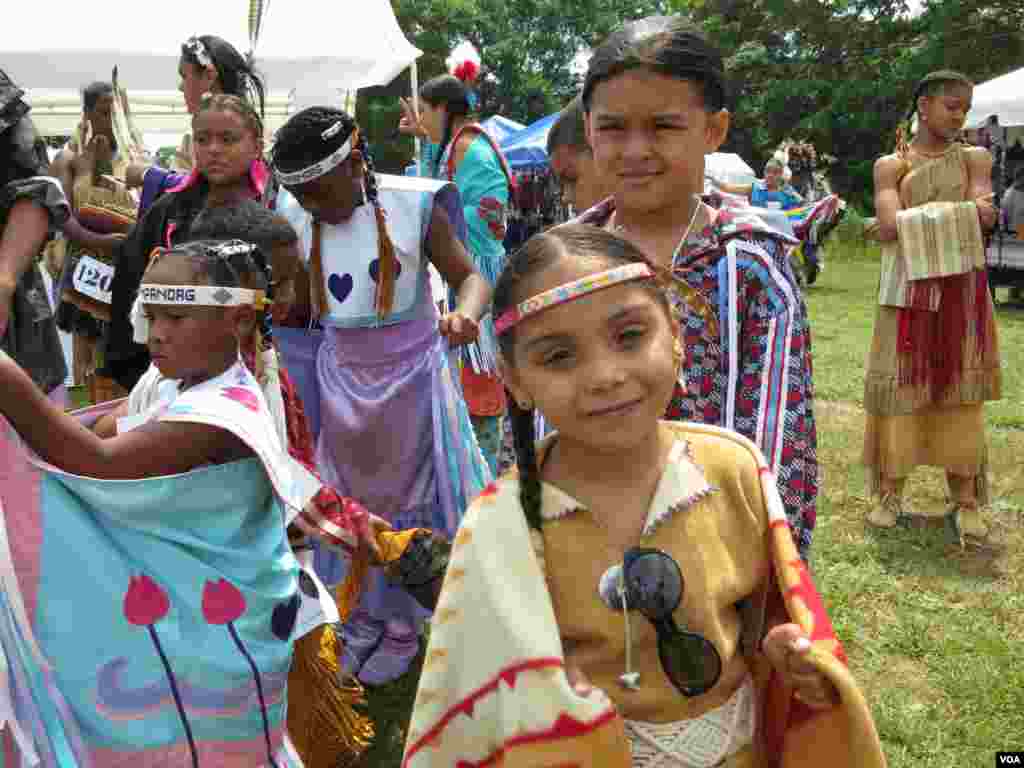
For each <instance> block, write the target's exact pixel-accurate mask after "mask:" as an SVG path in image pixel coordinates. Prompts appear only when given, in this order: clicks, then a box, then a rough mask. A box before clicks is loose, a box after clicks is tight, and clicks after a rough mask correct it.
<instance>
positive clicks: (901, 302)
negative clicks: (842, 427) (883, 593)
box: [863, 71, 1000, 543]
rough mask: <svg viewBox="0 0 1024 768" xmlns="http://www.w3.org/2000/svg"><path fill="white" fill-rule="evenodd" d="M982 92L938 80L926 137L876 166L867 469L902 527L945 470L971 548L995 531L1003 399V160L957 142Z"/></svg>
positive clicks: (881, 518)
mask: <svg viewBox="0 0 1024 768" xmlns="http://www.w3.org/2000/svg"><path fill="white" fill-rule="evenodd" d="M972 90H973V85H972V83H971V82H970V81H969V80H968V79H967V78H966V77H964V76H963V75H961V74H958V73H956V72H946V71H943V72H934V73H932V74H930V75H928V76H927V77H926V78H925V79H924V80H922V81H921V83H920V84H919V85H918V87H917V89H916V90H915V98H914V105H913V107H912V110H911V115H910V116H913V115H915V114H916V116H917V119H918V123H919V129H918V131H917V134H916V135H915V137H914V139H913V140H912V141H911V142H910V143H909V144H907V143H906V141H904V140H903V138H902V135H903V134H902V132H901V135H900V138H899V140H898V146H897V150H896V152H895V153H894V154H892V155H887V156H885V157H882V158H880V159H879V160H878V161H877V162H876V164H875V207H876V209H877V211H878V229H879V231H878V237H879V239H880V240H881V241H882V274H881V280H880V286H879V298H878V303H879V307H878V312H877V315H876V319H875V330H874V338H873V340H872V343H871V352H870V356H869V358H868V364H867V378H866V380H865V386H864V404H865V408H866V410H867V426H866V429H865V437H864V456H863V458H864V463H865V465H866V466H867V468H868V477H869V483H870V488H871V491H872V493H875V494H878V496H879V501H878V503H877V504H876V506H875V507H874V508H873V509H872V511H871V512H870V513H869V515H868V522H869V523H871V524H872V525H875V526H878V527H883V528H887V527H892V526H894V525H896V523H897V521H898V519H899V518H900V517H901V516H906V515H908V514H909V513H908V511H907V510H905V509H904V507H903V504H902V500H901V494H902V490H903V486H904V483H905V481H906V478H907V476H908V475H909V474H910V473H911V472H912V471H913V470H914V468H915V467H917V466H919V465H931V466H938V467H942V468H943V469H945V470H946V477H947V480H948V483H949V491H950V498H951V506H950V509H949V513H948V514H949V516H950V518H951V520H952V522H953V523H954V524H955V525H956V528H957V532H958V535H959V537H960V540H961V543H964V541H965V537H966V538H970V539H977V540H982V539H984V538H985V537H986V536H987V533H988V530H987V527H986V525H985V523H984V522H983V520H982V515H981V511H980V505H984V504H986V503H987V501H988V489H987V482H986V460H985V422H984V412H983V406H982V404H983V403H984V402H985V401H986V400H996V399H998V398H999V397H1000V369H999V352H998V345H997V339H996V326H995V321H994V317H993V309H992V299H991V297H990V295H989V291H988V281H987V278H986V273H985V255H984V254H985V251H984V242H983V232H984V231H987V230H989V229H991V228H992V226H993V224H994V222H995V216H996V213H995V209H994V208H993V206H992V194H991V192H992V189H991V170H992V158H991V157H990V156H989V154H988V152H987V151H986V150H984V149H980V148H975V147H966V146H962V145H960V144H958V143H957V142H956V136H957V134H958V133H959V131H960V129H961V128H962V126H963V122H964V118H965V116H966V114H967V112H968V111H969V110H970V107H971V94H972Z"/></svg>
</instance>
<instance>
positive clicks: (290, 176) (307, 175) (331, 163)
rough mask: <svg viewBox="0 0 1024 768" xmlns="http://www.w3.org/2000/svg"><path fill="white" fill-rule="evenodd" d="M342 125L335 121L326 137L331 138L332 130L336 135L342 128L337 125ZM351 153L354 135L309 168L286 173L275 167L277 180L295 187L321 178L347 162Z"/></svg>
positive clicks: (287, 185) (325, 132)
mask: <svg viewBox="0 0 1024 768" xmlns="http://www.w3.org/2000/svg"><path fill="white" fill-rule="evenodd" d="M340 125H341V123H340V122H338V123H335V125H332V126H331V127H330V128H328V129H327V130H326V131H324V137H325V138H330V137H329V136H328V135H327V134H329V133H330V132H331V131H332V130H333V131H334V133H330V135H331V136H333V135H336V134H337V132H338V130H340V128H338V129H337V130H335V129H336V128H337V126H340ZM350 154H352V136H349V138H348V141H346V142H345V143H344V144H342V145H341V146H340V147H338V148H337V149H336V150H334V151H333V152H332V153H331V154H329V155H328V156H327V157H325V158H324V159H323V160H321V161H319V162H317V163H313V165H311V166H309V167H308V168H302V169H301V170H298V171H292V172H291V173H285V172H284V171H279V170H277V169H276V168H275V169H274V174H275V175H276V176H277V180H278V181H280V182H281V183H282V184H284V185H285V186H286V187H294V186H297V185H299V184H305V183H306V182H307V181H312V180H313V179H319V178H320V177H321V176H323V175H324V174H326V173H330V172H331V171H333V170H334V169H335V168H337V167H338V166H339V165H341V164H342V163H343V162H345V160H346V159H347V158H348V156H349V155H350Z"/></svg>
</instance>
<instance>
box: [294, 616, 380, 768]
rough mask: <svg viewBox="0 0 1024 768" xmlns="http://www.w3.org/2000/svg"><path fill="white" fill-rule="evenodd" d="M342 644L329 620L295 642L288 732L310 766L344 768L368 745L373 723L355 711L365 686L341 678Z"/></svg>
mask: <svg viewBox="0 0 1024 768" xmlns="http://www.w3.org/2000/svg"><path fill="white" fill-rule="evenodd" d="M340 647H341V643H340V641H339V640H338V638H337V635H336V634H335V632H334V628H333V627H332V626H330V625H329V624H324V625H322V626H320V627H318V628H317V629H315V630H313V631H312V632H310V633H308V634H307V635H305V636H303V637H301V638H299V639H298V640H296V641H295V650H294V655H293V657H292V666H291V670H290V672H289V673H288V736H289V738H290V739H291V741H292V744H294V746H295V749H296V751H297V752H298V753H299V755H300V756H301V758H302V762H303V763H304V764H305V765H306V767H307V768H345V766H350V765H352V764H353V763H354V762H355V761H356V759H357V758H358V757H359V756H360V755H361V754H362V753H363V752H364V751H365V750H366V748H367V747H369V746H370V743H371V742H372V741H373V737H374V731H373V724H372V723H371V722H370V720H369V719H368V718H366V717H365V716H363V715H361V714H359V712H357V711H356V709H355V707H356V706H361V705H365V703H366V701H365V698H364V696H363V688H362V686H360V685H359V683H358V682H357V681H355V680H351V681H346V682H344V683H343V682H342V681H341V679H340V664H339V661H338V658H339V656H340V652H339V651H340Z"/></svg>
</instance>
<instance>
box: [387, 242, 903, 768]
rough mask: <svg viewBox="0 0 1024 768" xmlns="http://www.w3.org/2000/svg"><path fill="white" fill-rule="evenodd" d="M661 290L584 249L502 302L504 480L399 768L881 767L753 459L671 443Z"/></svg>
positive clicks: (488, 499) (443, 626)
mask: <svg viewBox="0 0 1024 768" xmlns="http://www.w3.org/2000/svg"><path fill="white" fill-rule="evenodd" d="M671 283H672V277H671V276H670V275H669V274H667V271H666V270H664V269H663V268H659V267H657V266H655V265H652V264H651V263H649V262H648V261H646V260H645V258H644V257H643V255H642V254H641V252H640V251H639V249H638V248H637V247H636V246H634V245H633V244H632V243H631V242H629V241H628V240H626V239H625V238H623V237H621V236H619V235H617V234H614V233H611V232H607V231H604V230H602V229H599V228H596V227H589V226H583V225H565V226H562V227H556V228H554V229H552V230H549V231H548V232H547V233H544V234H541V235H536V236H535V237H533V238H531V240H530V241H528V242H527V244H526V245H525V246H524V247H523V248H522V249H521V250H520V251H518V252H517V253H516V254H515V255H514V256H513V257H512V259H511V261H510V263H509V266H508V267H506V269H505V271H504V272H503V273H502V275H501V278H500V279H499V280H498V284H497V286H496V287H495V292H494V304H493V306H494V313H495V317H496V320H495V324H496V328H497V331H498V334H499V344H500V350H501V358H500V365H501V370H502V376H503V378H504V379H505V382H506V384H507V386H508V390H509V398H510V408H511V412H512V423H513V431H514V434H515V444H516V456H517V469H518V471H517V472H514V473H508V474H506V475H504V476H503V477H502V478H501V479H500V480H498V481H497V483H496V484H494V485H492V486H491V487H490V488H488V489H487V490H486V491H485V492H484V494H483V495H482V496H481V497H480V498H479V499H478V500H477V501H475V502H474V504H473V506H471V507H470V510H469V512H467V514H466V517H465V518H464V520H463V522H462V526H461V529H460V531H459V533H458V535H457V536H456V539H455V546H454V548H453V551H452V557H451V561H450V563H449V567H448V575H447V577H446V579H445V582H444V586H443V588H442V592H441V596H440V598H439V601H438V613H437V615H438V619H437V620H436V621H435V622H434V624H433V625H432V627H431V634H430V644H429V646H428V649H427V657H426V658H427V663H426V664H425V666H424V672H423V676H422V678H421V680H420V688H419V691H418V694H417V700H416V706H415V709H414V712H413V718H412V722H411V724H410V731H409V737H408V740H407V742H406V750H405V761H404V763H403V764H404V765H405V766H407V768H423V767H425V766H442V765H445V766H448V765H484V764H490V762H491V761H495V760H500V761H501V764H502V765H507V766H509V767H510V768H514V767H517V766H534V765H542V764H547V763H548V761H549V760H550V759H551V757H549V756H555V755H557V759H558V761H559V762H560V763H567V764H569V763H572V764H581V765H589V766H598V767H599V768H605V767H608V768H627V766H634V767H635V768H643V767H644V766H655V765H661V766H679V767H686V768H691V767H693V766H700V768H706V767H708V766H727V767H729V768H733V767H737V768H738V767H739V766H754V765H757V766H760V765H776V764H781V765H783V766H786V765H794V764H800V765H808V764H813V765H819V764H820V765H824V764H829V765H835V766H850V768H852V767H853V766H874V767H877V768H881V766H884V765H885V760H884V757H883V756H882V752H881V749H880V745H879V743H878V737H877V734H876V732H875V729H874V725H873V723H872V720H871V715H870V712H869V710H868V708H867V706H866V705H865V703H864V700H863V698H862V696H861V695H860V692H859V690H858V689H857V686H856V683H854V682H853V680H852V678H851V677H850V674H849V672H848V671H847V669H846V667H845V664H844V657H843V654H842V650H841V648H840V647H839V643H838V640H837V639H836V638H835V635H834V633H833V632H832V629H831V625H830V623H829V620H828V616H827V614H826V613H825V611H824V609H823V608H822V607H821V601H820V598H819V596H818V595H817V593H816V592H815V590H814V586H813V583H812V582H811V580H810V576H809V574H808V573H807V570H806V566H804V565H803V563H802V561H801V560H800V558H799V557H798V555H797V553H796V549H795V547H794V544H793V539H792V537H791V536H790V534H789V532H788V531H787V530H786V521H785V515H784V512H783V509H782V504H781V500H780V499H779V495H778V491H777V489H776V486H775V483H774V481H773V479H772V477H771V473H770V471H769V470H768V468H767V466H766V465H765V461H764V458H763V457H762V455H761V453H760V452H759V451H758V450H757V448H756V447H755V446H754V445H753V444H752V443H751V442H750V441H748V440H747V439H746V438H744V437H742V436H740V435H738V434H736V433H735V432H731V431H728V430H724V429H721V428H718V427H712V426H705V425H699V424H690V423H681V422H672V421H666V420H664V419H663V416H664V413H665V408H666V407H667V405H668V401H669V398H670V397H671V396H672V392H673V388H674V386H675V382H676V380H677V377H678V368H679V365H680V364H681V363H682V360H683V356H682V353H681V352H682V351H681V350H680V349H679V336H678V333H679V325H678V323H677V321H676V320H675V319H674V315H673V312H672V308H671V304H670V300H669V298H668V296H667V293H666V289H670V288H671ZM534 410H539V411H541V412H542V413H543V415H544V418H545V421H546V422H547V423H549V424H551V425H552V426H553V427H554V430H555V431H554V432H553V433H552V434H550V435H548V437H547V438H545V439H544V440H543V441H542V442H540V443H539V444H535V443H534V432H533V425H534V417H533V411H534ZM773 570H774V573H775V574H776V576H775V578H773V576H772V573H773ZM775 579H777V580H778V585H777V586H776V581H775ZM796 594H799V597H795V595H796ZM684 595H685V597H684ZM784 595H785V596H786V598H787V600H786V602H784V601H783V596H784ZM805 606H806V608H805ZM811 606H814V607H813V608H810V607H811ZM809 608H810V610H811V611H812V612H813V618H812V617H811V616H810V614H809V612H808V609H809ZM441 617H444V618H443V620H442V619H441ZM812 633H813V634H812ZM812 641H813V642H812ZM794 690H795V692H796V693H795V698H790V697H791V695H792V694H793V691H794ZM461 713H471V717H459V716H458V715H459V714H461ZM796 723H799V726H797V725H795V724H796ZM805 761H806V762H805Z"/></svg>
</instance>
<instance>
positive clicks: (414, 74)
mask: <svg viewBox="0 0 1024 768" xmlns="http://www.w3.org/2000/svg"><path fill="white" fill-rule="evenodd" d="M409 75H410V79H411V80H412V110H413V112H415V113H416V114H417V115H418V114H419V113H420V71H419V67H418V66H417V64H416V59H413V60H412V66H410V67H409ZM413 146H414V147H415V149H414V150H413V152H414V153H415V159H416V175H417V176H423V175H424V174H423V169H422V168H420V137H419V136H415V137H413Z"/></svg>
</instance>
